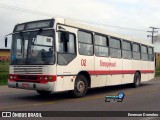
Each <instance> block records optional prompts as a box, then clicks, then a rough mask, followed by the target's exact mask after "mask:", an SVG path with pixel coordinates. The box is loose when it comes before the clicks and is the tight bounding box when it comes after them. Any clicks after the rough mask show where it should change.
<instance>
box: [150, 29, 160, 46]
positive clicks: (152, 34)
mask: <svg viewBox="0 0 160 120" xmlns="http://www.w3.org/2000/svg"><path fill="white" fill-rule="evenodd" d="M149 28H151V29H152V31H147V32H149V33H151V35H147V37H151V41H152V44H153V42H154V38H155V37H157V36H155V35H154V34H155V33H158V31H155V30H158V29H160V28H156V27H149Z"/></svg>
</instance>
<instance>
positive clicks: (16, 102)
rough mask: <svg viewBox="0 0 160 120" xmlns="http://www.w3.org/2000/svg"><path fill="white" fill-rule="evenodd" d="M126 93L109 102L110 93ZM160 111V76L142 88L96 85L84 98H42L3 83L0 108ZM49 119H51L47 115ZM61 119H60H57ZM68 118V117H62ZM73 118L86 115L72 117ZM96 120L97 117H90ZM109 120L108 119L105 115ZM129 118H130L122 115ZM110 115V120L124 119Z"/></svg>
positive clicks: (65, 95)
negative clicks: (106, 98) (121, 98)
mask: <svg viewBox="0 0 160 120" xmlns="http://www.w3.org/2000/svg"><path fill="white" fill-rule="evenodd" d="M120 91H121V92H124V93H125V95H126V96H125V98H124V101H123V102H122V103H106V102H105V96H106V95H117V94H118V93H119V92H120ZM11 110H13V111H44V110H45V111H137V110H138V111H150V110H152V111H160V78H156V79H153V80H151V81H149V82H145V83H143V84H142V85H141V86H140V87H138V88H131V87H130V85H121V86H113V87H105V88H96V89H91V90H89V91H88V94H87V95H86V96H85V97H83V98H77V99H75V98H72V97H71V96H70V95H69V94H67V93H57V94H52V95H51V96H50V97H42V96H40V95H38V94H37V93H36V92H35V91H30V90H22V89H13V88H8V87H7V86H0V111H11ZM46 119H47V118H46ZM54 119H59V118H54ZM61 119H64V120H66V118H61ZM68 119H70V120H72V119H73V120H75V119H82V118H68ZM87 119H91V120H94V119H95V120H96V119H97V118H87ZM101 119H106V118H101ZM121 119H123V120H128V119H129V118H121ZM121 119H119V118H109V120H121ZM131 120H160V118H154V117H148V118H131Z"/></svg>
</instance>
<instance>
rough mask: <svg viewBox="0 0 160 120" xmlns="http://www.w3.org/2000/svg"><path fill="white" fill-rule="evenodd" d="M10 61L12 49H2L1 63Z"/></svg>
mask: <svg viewBox="0 0 160 120" xmlns="http://www.w3.org/2000/svg"><path fill="white" fill-rule="evenodd" d="M9 60H10V49H0V61H9Z"/></svg>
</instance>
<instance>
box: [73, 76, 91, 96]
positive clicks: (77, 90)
mask: <svg viewBox="0 0 160 120" xmlns="http://www.w3.org/2000/svg"><path fill="white" fill-rule="evenodd" d="M87 90H88V82H87V78H86V77H85V76H83V75H78V76H77V77H76V80H75V83H74V90H73V91H71V93H72V96H73V97H76V98H78V97H83V96H84V95H85V94H86V93H87Z"/></svg>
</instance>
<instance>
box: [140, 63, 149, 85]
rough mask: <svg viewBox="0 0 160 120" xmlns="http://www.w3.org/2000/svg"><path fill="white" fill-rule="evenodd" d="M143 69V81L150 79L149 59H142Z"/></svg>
mask: <svg viewBox="0 0 160 120" xmlns="http://www.w3.org/2000/svg"><path fill="white" fill-rule="evenodd" d="M141 65H142V70H141V73H142V74H141V82H144V81H148V80H149V79H148V72H146V71H148V61H141Z"/></svg>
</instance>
